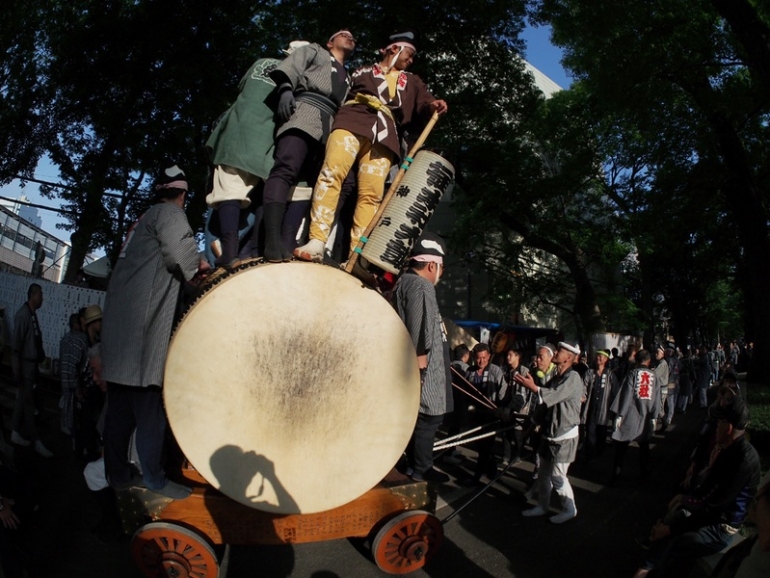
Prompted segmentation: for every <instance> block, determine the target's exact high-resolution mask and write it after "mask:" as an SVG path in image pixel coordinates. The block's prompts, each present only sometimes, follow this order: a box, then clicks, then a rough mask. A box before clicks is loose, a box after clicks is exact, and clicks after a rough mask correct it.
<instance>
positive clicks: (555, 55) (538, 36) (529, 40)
mask: <svg viewBox="0 0 770 578" xmlns="http://www.w3.org/2000/svg"><path fill="white" fill-rule="evenodd" d="M522 38H523V39H524V41H525V42H526V44H527V49H526V53H525V54H524V58H525V59H526V60H527V61H528V62H529V63H530V64H532V65H533V66H534V67H535V68H537V69H539V70H540V71H541V72H542V73H543V74H545V75H546V76H548V77H549V78H550V79H551V80H553V81H554V82H555V83H556V84H558V85H559V86H560V87H562V88H569V86H570V84H572V78H571V77H570V76H568V74H567V72H566V71H565V70H564V68H563V67H562V65H561V58H562V51H561V49H559V48H557V47H555V46H553V45H552V44H551V29H550V27H548V26H540V27H527V28H526V29H525V30H524V32H523V33H522ZM35 176H36V177H37V178H38V179H40V180H44V181H52V182H56V180H57V178H58V171H57V170H56V167H54V166H52V165H51V164H50V162H49V161H48V159H43V160H42V161H41V162H40V164H39V165H38V168H37V170H36V171H35ZM21 194H24V195H26V196H27V197H28V198H29V199H30V201H31V202H33V203H36V204H39V205H44V206H49V207H52V208H57V207H58V203H57V202H56V201H55V200H52V199H46V198H43V197H42V196H41V195H40V193H39V191H38V187H37V185H36V184H34V183H28V184H27V186H26V187H24V188H22V187H21V185H20V183H19V182H18V181H14V182H12V183H10V184H9V185H7V186H5V187H0V196H2V197H8V198H13V199H15V198H18V197H19V195H21ZM38 214H39V215H40V217H41V218H42V220H43V224H42V228H43V230H45V231H47V232H48V233H51V234H52V235H55V236H56V237H59V238H60V239H64V240H67V241H69V233H68V232H66V231H62V230H60V229H56V224H57V223H63V222H64V220H63V219H62V218H61V217H60V216H59V215H58V214H57V213H56V212H55V211H47V210H40V209H38Z"/></svg>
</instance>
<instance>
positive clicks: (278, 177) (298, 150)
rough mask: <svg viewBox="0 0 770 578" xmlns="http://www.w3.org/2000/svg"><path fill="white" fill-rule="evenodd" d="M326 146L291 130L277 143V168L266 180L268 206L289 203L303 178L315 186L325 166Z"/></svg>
mask: <svg viewBox="0 0 770 578" xmlns="http://www.w3.org/2000/svg"><path fill="white" fill-rule="evenodd" d="M323 150H324V148H323V145H321V143H320V142H318V141H317V140H315V139H314V138H312V137H311V136H310V135H308V134H307V133H304V132H302V131H301V130H295V129H289V130H287V131H286V132H285V133H283V134H281V136H279V137H278V138H277V139H276V141H275V153H273V156H274V161H275V162H274V164H273V168H272V170H271V171H270V176H268V177H267V180H266V181H265V190H264V203H265V204H267V203H281V204H284V205H285V204H286V203H287V202H288V201H289V191H290V190H291V188H292V187H293V186H295V185H296V184H297V183H298V182H299V181H300V180H301V178H302V177H304V178H305V180H307V182H308V185H309V186H313V185H314V184H315V181H316V179H317V178H318V172H319V171H320V170H321V164H322V163H323Z"/></svg>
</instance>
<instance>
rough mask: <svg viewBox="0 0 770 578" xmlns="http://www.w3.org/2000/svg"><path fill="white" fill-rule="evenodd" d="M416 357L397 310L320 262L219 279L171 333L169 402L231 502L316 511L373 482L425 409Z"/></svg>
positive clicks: (200, 465) (181, 439)
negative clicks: (421, 397)
mask: <svg viewBox="0 0 770 578" xmlns="http://www.w3.org/2000/svg"><path fill="white" fill-rule="evenodd" d="M419 398H420V384H419V371H418V368H417V358H416V355H415V351H414V347H413V345H412V342H411V339H410V337H409V334H408V333H407V331H406V329H405V328H404V325H403V323H402V322H401V320H400V318H399V317H398V315H397V314H396V312H395V311H394V310H393V308H392V307H391V305H390V304H389V303H388V302H387V301H386V300H385V299H384V298H383V297H382V296H381V295H380V294H378V293H377V292H376V291H374V290H372V289H369V288H368V287H365V286H362V284H361V282H360V281H358V280H357V279H356V278H354V277H353V276H351V275H349V274H347V273H345V272H343V271H341V270H339V269H336V268H333V267H329V266H326V265H320V264H314V263H300V262H292V263H281V264H264V265H259V266H254V267H250V268H246V269H243V270H241V271H238V272H235V273H233V274H231V275H229V276H228V277H226V278H224V279H223V280H222V281H221V282H220V283H219V284H217V285H215V286H214V287H213V288H211V289H210V290H208V291H207V292H205V293H204V294H203V295H202V296H201V297H200V298H199V299H198V300H197V301H196V303H195V304H194V305H193V307H192V308H191V309H190V310H189V311H188V312H187V314H186V315H185V317H184V318H183V319H182V321H181V322H180V324H179V326H178V327H177V329H176V331H175V333H174V336H173V338H172V342H171V346H170V349H169V355H168V360H167V363H166V375H165V382H164V399H165V404H166V411H167V414H168V418H169V423H170V425H171V428H172V430H173V432H174V435H175V437H176V439H177V441H178V443H179V445H180V447H181V449H182V451H183V452H184V454H185V456H186V457H187V459H188V460H189V461H190V463H191V464H192V465H193V466H194V467H195V468H196V469H197V470H198V471H199V472H200V473H201V475H202V476H203V477H204V478H205V479H206V480H207V481H208V482H209V483H210V484H211V485H212V486H214V487H216V488H218V489H219V490H221V491H222V492H223V493H224V494H225V495H227V496H229V497H230V498H232V499H234V500H236V501H238V502H241V503H242V504H245V505H247V506H250V507H253V508H257V509H260V510H264V511H267V512H275V513H284V514H295V513H314V512H320V511H324V510H328V509H331V508H335V507H338V506H341V505H343V504H346V503H348V502H350V501H352V500H354V499H355V498H357V497H359V496H361V495H363V494H364V493H365V492H367V491H368V490H370V489H371V488H372V487H374V486H375V485H376V484H377V483H378V482H379V481H380V480H381V479H382V478H383V477H384V476H385V475H386V474H387V473H388V471H390V469H391V468H392V467H393V466H394V465H395V463H396V462H397V460H398V458H399V457H400V455H401V453H402V452H403V450H404V448H405V447H406V445H407V443H408V441H409V438H410V436H411V433H412V430H413V428H414V424H415V421H416V419H417V412H418V409H419Z"/></svg>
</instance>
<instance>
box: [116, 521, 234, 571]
mask: <svg viewBox="0 0 770 578" xmlns="http://www.w3.org/2000/svg"><path fill="white" fill-rule="evenodd" d="M131 556H132V557H133V558H134V562H135V563H136V565H137V566H138V567H139V570H140V571H141V572H142V574H144V575H145V576H146V577H147V578H166V577H168V578H218V576H219V564H218V563H217V557H216V555H215V554H214V550H213V549H212V548H211V546H209V544H208V543H207V542H206V541H205V540H204V539H203V538H202V537H201V536H200V535H198V534H197V533H195V532H193V531H192V530H188V529H187V528H183V527H182V526H178V525H177V524H169V523H167V522H152V523H150V524H145V525H144V526H142V527H141V528H139V529H138V530H137V531H136V533H135V534H134V538H133V540H132V541H131Z"/></svg>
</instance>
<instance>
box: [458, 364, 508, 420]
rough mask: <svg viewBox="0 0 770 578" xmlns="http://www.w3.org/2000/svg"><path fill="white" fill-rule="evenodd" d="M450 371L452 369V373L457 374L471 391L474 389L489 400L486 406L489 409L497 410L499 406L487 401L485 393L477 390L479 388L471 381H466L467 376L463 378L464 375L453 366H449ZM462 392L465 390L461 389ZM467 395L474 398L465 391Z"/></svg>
mask: <svg viewBox="0 0 770 578" xmlns="http://www.w3.org/2000/svg"><path fill="white" fill-rule="evenodd" d="M449 369H451V370H452V372H453V373H454V374H455V375H456V376H457V377H459V378H460V379H462V380H463V381H464V382H465V384H466V385H467V386H469V387H470V388H471V389H473V390H474V391H475V392H476V393H478V394H479V395H480V396H482V397H483V398H484V399H486V400H487V403H486V406H487V407H488V408H489V409H497V405H495V403H494V402H493V401H492V400H491V399H487V397H486V396H485V395H484V393H483V392H481V391H479V388H477V387H476V386H475V385H473V384H472V383H471V382H470V381H468V380H467V379H465V376H463V374H462V373H460V372H459V371H457V370H456V369H455V368H454V367H452V366H451V365H450V366H449ZM460 391H465V390H464V389H461V390H460ZM465 393H466V394H468V395H470V396H471V397H473V396H472V395H471V394H470V393H469V392H467V391H465Z"/></svg>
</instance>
